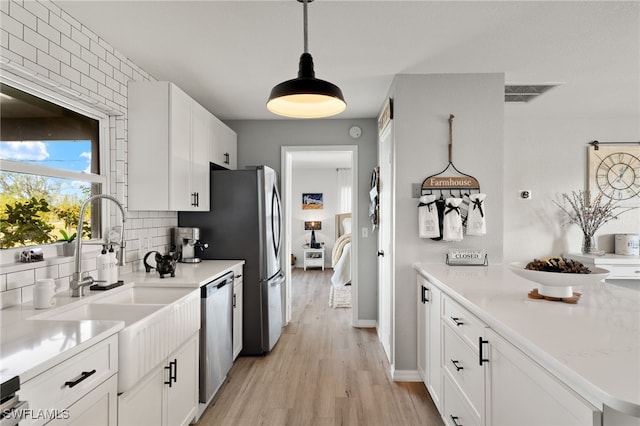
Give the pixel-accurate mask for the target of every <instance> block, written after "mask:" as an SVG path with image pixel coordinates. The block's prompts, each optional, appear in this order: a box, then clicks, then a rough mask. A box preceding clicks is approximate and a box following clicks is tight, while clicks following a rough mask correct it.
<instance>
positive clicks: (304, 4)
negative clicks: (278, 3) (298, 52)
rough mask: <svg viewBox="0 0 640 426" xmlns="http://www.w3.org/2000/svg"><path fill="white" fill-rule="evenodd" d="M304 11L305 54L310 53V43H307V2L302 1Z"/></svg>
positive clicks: (305, 0)
mask: <svg viewBox="0 0 640 426" xmlns="http://www.w3.org/2000/svg"><path fill="white" fill-rule="evenodd" d="M302 4H303V7H302V10H303V12H302V13H303V18H302V20H303V29H304V32H303V34H304V53H309V42H308V41H307V39H308V33H307V0H302Z"/></svg>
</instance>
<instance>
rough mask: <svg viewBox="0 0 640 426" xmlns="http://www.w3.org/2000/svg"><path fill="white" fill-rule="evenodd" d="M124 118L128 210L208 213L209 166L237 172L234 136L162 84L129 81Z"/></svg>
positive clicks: (192, 102) (177, 91) (184, 96)
mask: <svg viewBox="0 0 640 426" xmlns="http://www.w3.org/2000/svg"><path fill="white" fill-rule="evenodd" d="M128 119H129V146H128V158H129V169H128V177H129V181H128V195H129V197H128V205H129V209H130V210H160V211H208V210H209V204H210V203H209V162H210V161H211V162H214V163H216V164H218V165H221V166H223V167H227V168H234V169H235V164H236V159H235V156H236V134H235V132H233V131H232V130H231V129H229V128H228V127H227V126H226V125H225V124H224V123H222V122H221V121H220V120H218V119H217V118H216V117H214V116H213V115H212V114H211V113H210V112H209V111H207V110H206V109H205V108H204V107H202V106H201V105H200V104H198V103H197V102H196V101H195V100H193V99H192V98H190V97H189V95H187V94H186V93H185V92H183V91H182V90H180V88H179V87H177V86H176V85H175V84H173V83H170V82H166V81H158V82H130V83H129V116H128ZM219 135H222V136H219ZM218 141H222V142H221V144H222V143H224V144H227V145H228V147H227V146H225V148H224V149H223V151H222V152H223V154H224V153H228V156H224V155H222V156H221V158H222V160H220V159H218V158H217V156H218V154H215V155H216V157H215V158H214V151H215V150H217V149H219V148H218V146H219V144H218ZM225 158H228V159H229V160H228V161H229V165H226V164H224V163H223V161H224V159H225ZM231 162H233V167H230V165H231Z"/></svg>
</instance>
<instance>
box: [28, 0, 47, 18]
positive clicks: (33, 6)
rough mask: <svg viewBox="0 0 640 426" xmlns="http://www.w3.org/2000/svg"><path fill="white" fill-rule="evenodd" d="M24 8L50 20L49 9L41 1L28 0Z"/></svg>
mask: <svg viewBox="0 0 640 426" xmlns="http://www.w3.org/2000/svg"><path fill="white" fill-rule="evenodd" d="M24 8H25V9H26V10H28V11H29V12H31V13H33V14H34V15H35V16H37V17H38V18H40V19H42V20H43V21H47V20H49V9H47V8H46V7H44V6H43V5H42V4H41V3H40V2H36V1H26V2H24Z"/></svg>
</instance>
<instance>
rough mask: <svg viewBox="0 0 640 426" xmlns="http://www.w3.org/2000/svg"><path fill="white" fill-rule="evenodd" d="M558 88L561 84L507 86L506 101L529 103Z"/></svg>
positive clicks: (505, 89) (505, 90) (505, 88)
mask: <svg viewBox="0 0 640 426" xmlns="http://www.w3.org/2000/svg"><path fill="white" fill-rule="evenodd" d="M556 86H559V83H546V84H507V85H506V86H504V101H505V102H529V101H531V100H533V99H535V98H537V97H539V96H540V95H542V94H543V93H545V92H546V91H547V90H549V89H552V88H554V87H556Z"/></svg>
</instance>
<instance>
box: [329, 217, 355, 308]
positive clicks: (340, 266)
mask: <svg viewBox="0 0 640 426" xmlns="http://www.w3.org/2000/svg"><path fill="white" fill-rule="evenodd" d="M331 266H332V267H333V275H332V276H331V291H330V295H329V305H330V306H332V307H334V308H341V307H351V213H342V214H337V215H336V242H335V244H334V246H333V250H332V252H331Z"/></svg>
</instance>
